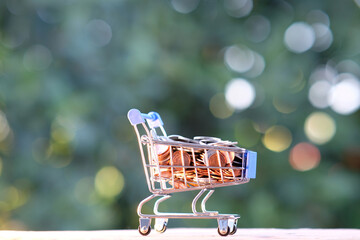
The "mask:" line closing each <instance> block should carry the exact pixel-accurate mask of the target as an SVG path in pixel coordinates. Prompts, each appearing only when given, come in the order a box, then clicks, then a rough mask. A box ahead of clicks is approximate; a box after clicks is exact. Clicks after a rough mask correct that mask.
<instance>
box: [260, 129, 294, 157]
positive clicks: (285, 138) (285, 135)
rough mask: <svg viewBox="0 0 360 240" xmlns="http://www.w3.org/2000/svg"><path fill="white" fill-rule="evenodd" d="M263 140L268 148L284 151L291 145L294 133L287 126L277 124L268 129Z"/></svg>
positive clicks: (274, 150)
mask: <svg viewBox="0 0 360 240" xmlns="http://www.w3.org/2000/svg"><path fill="white" fill-rule="evenodd" d="M262 141H263V144H264V146H265V147H266V148H267V149H269V150H271V151H273V152H282V151H284V150H286V149H287V148H288V147H289V146H290V144H291V141H292V135H291V132H290V130H289V129H287V128H286V127H284V126H279V125H275V126H272V127H270V128H269V129H267V130H266V132H265V135H264V137H263V139H262Z"/></svg>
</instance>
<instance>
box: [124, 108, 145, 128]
mask: <svg viewBox="0 0 360 240" xmlns="http://www.w3.org/2000/svg"><path fill="white" fill-rule="evenodd" d="M127 116H128V119H129V121H130V123H131V125H138V124H140V123H144V122H145V120H144V118H143V117H142V115H141V112H140V111H139V110H137V109H134V108H133V109H130V110H129V112H128V114H127Z"/></svg>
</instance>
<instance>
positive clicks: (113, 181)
mask: <svg viewBox="0 0 360 240" xmlns="http://www.w3.org/2000/svg"><path fill="white" fill-rule="evenodd" d="M123 187H124V176H123V175H122V173H121V172H120V171H119V170H118V169H117V168H115V167H113V166H106V167H103V168H101V169H100V170H99V171H98V172H97V174H96V177H95V190H96V192H97V193H98V194H99V195H100V196H102V197H104V198H113V197H115V196H117V195H118V194H119V193H120V192H121V191H122V189H123Z"/></svg>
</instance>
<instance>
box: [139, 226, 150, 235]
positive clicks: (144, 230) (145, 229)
mask: <svg viewBox="0 0 360 240" xmlns="http://www.w3.org/2000/svg"><path fill="white" fill-rule="evenodd" d="M138 230H139V233H140V234H141V235H143V236H147V235H149V233H150V232H151V227H150V226H148V227H146V226H143V227H141V226H139V228H138Z"/></svg>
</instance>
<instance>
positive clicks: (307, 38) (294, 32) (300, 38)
mask: <svg viewBox="0 0 360 240" xmlns="http://www.w3.org/2000/svg"><path fill="white" fill-rule="evenodd" d="M314 42H315V32H314V29H313V28H312V27H311V26H310V25H309V24H307V23H304V22H295V23H293V24H291V25H290V26H289V27H288V28H287V29H286V31H285V35H284V43H285V46H286V47H287V48H288V49H289V50H290V51H291V52H294V53H303V52H305V51H307V50H309V49H310V48H311V47H312V46H313V44H314Z"/></svg>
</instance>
